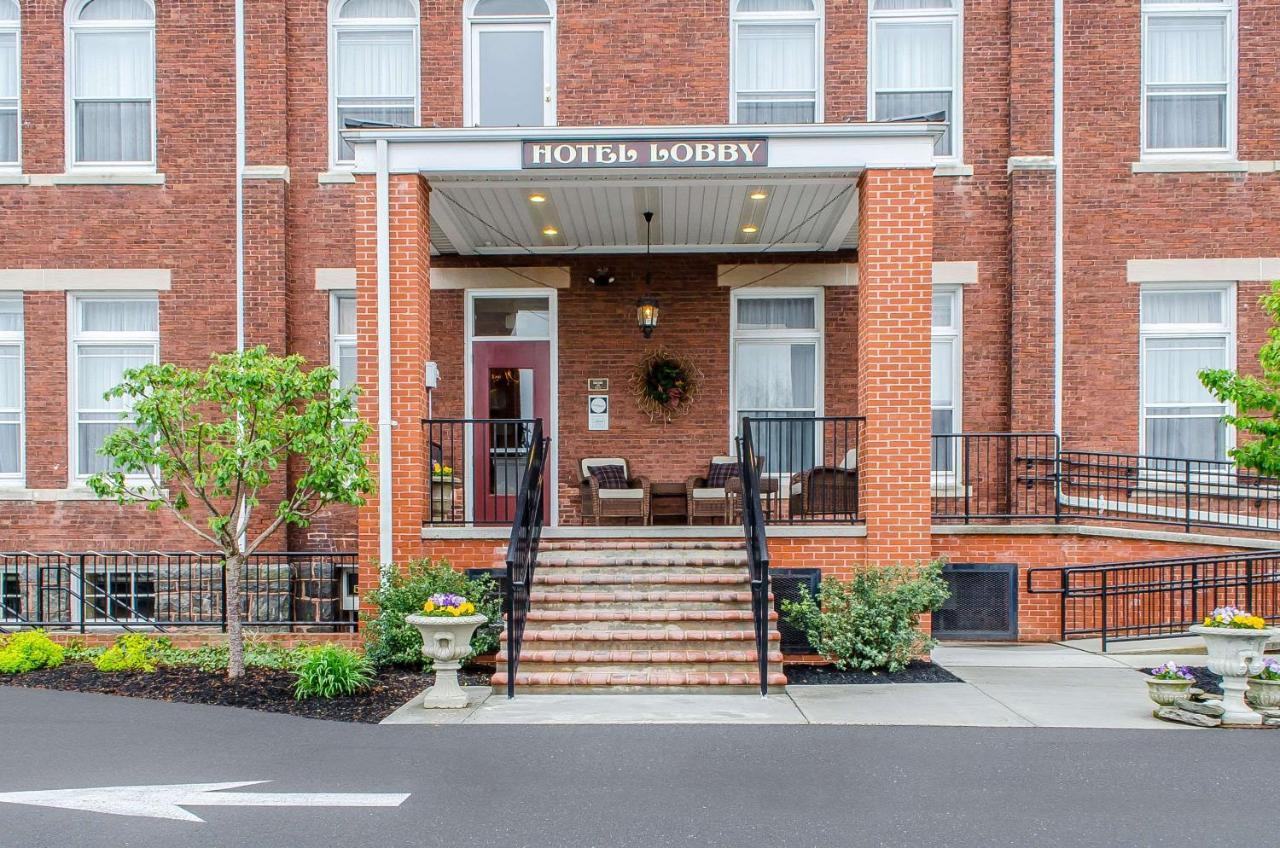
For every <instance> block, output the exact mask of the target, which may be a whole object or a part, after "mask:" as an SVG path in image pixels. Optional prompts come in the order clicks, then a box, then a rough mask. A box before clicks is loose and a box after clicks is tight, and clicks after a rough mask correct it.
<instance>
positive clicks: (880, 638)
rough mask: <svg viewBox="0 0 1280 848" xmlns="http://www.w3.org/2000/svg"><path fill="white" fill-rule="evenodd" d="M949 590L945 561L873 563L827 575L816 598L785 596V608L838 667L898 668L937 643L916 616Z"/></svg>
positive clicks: (936, 603)
mask: <svg viewBox="0 0 1280 848" xmlns="http://www.w3.org/2000/svg"><path fill="white" fill-rule="evenodd" d="M949 594H950V590H949V589H948V588H947V584H946V582H945V581H944V580H943V579H942V563H940V562H935V563H931V564H928V565H919V566H895V567H892V568H869V569H866V570H864V571H860V572H858V573H857V574H856V575H855V576H854V577H853V579H852V580H849V581H841V580H838V579H836V578H834V577H827V578H824V579H823V581H822V587H821V588H820V589H819V591H818V597H817V598H816V599H815V598H813V597H812V596H811V595H808V594H806V595H805V596H804V597H802V598H801V599H800V600H798V601H784V602H783V604H782V612H783V615H784V616H786V619H787V621H789V622H791V623H792V624H794V625H795V626H797V627H799V628H801V629H802V630H804V631H805V633H806V634H808V637H809V644H810V645H812V646H813V647H814V650H816V651H817V652H818V653H820V654H822V655H823V656H825V657H826V658H827V659H829V660H831V662H833V663H835V665H836V667H837V668H841V669H850V668H855V669H860V670H862V671H871V670H872V669H886V670H888V671H890V672H895V671H901V670H902V669H904V668H906V666H907V664H908V663H910V662H911V661H912V660H913V659H915V658H916V657H917V656H919V655H920V654H922V653H924V652H925V651H928V650H929V649H930V648H932V647H933V646H934V644H935V643H934V641H933V639H931V638H930V637H929V636H927V635H926V634H925V633H924V632H923V631H921V630H920V628H919V627H918V625H917V620H918V617H919V616H920V615H921V614H922V613H926V612H933V611H934V610H936V609H938V608H939V607H941V606H942V604H943V602H944V601H946V599H947V597H948V595H949Z"/></svg>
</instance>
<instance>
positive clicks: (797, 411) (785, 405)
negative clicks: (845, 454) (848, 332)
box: [731, 290, 822, 474]
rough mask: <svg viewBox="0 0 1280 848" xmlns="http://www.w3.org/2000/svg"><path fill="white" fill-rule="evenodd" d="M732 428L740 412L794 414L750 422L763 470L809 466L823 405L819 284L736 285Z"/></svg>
mask: <svg viewBox="0 0 1280 848" xmlns="http://www.w3.org/2000/svg"><path fill="white" fill-rule="evenodd" d="M731 306H732V314H731V334H732V338H731V343H732V348H733V362H732V369H733V415H734V419H733V428H734V435H737V434H738V433H740V432H741V421H742V419H743V418H746V417H752V418H794V419H798V420H797V422H796V424H788V423H786V422H779V423H772V424H766V425H762V426H761V427H757V428H753V431H752V435H753V436H754V437H755V447H756V452H757V453H759V454H760V455H762V456H763V457H764V460H765V471H766V472H769V473H774V474H781V473H794V472H797V471H802V470H804V469H805V468H808V467H811V466H812V465H813V461H814V451H815V447H816V446H815V440H816V437H817V435H818V434H817V428H816V427H815V426H814V425H813V424H812V423H811V422H812V419H814V418H816V417H817V416H818V415H820V414H821V410H822V294H821V291H817V292H808V291H805V290H789V291H787V290H779V291H777V292H772V293H763V292H759V291H752V292H751V293H750V294H746V293H743V294H739V293H736V292H735V293H734V296H733V299H732V301H731Z"/></svg>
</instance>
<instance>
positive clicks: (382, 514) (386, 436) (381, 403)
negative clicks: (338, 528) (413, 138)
mask: <svg viewBox="0 0 1280 848" xmlns="http://www.w3.org/2000/svg"><path fill="white" fill-rule="evenodd" d="M377 162H378V169H377V172H376V175H375V177H374V188H375V199H374V203H375V205H374V218H375V222H376V230H377V276H378V279H377V284H378V286H377V288H378V321H377V324H376V326H377V328H378V330H377V333H378V564H379V566H385V565H387V564H389V563H391V562H392V560H393V556H392V549H391V498H392V492H391V433H392V429H393V428H394V427H395V422H394V421H392V420H391V332H390V328H391V186H390V182H391V181H390V177H389V175H388V170H387V142H386V140H385V139H379V140H378V141H377Z"/></svg>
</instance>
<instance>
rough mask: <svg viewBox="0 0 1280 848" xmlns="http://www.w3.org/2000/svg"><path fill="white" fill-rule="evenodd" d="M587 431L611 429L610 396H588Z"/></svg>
mask: <svg viewBox="0 0 1280 848" xmlns="http://www.w3.org/2000/svg"><path fill="white" fill-rule="evenodd" d="M587 429H588V430H608V429H609V396H608V395H587Z"/></svg>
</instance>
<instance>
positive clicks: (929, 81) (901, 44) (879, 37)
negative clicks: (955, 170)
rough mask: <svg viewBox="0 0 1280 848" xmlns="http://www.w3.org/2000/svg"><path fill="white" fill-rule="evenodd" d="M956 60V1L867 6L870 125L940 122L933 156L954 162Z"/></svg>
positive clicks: (883, 1) (897, 0)
mask: <svg viewBox="0 0 1280 848" xmlns="http://www.w3.org/2000/svg"><path fill="white" fill-rule="evenodd" d="M962 54H963V40H962V38H961V27H960V0H872V5H871V70H870V74H871V85H870V92H871V103H870V104H869V108H870V113H871V120H873V121H936V122H943V123H945V124H946V125H947V130H946V132H945V133H943V135H942V137H941V138H939V139H938V142H937V145H936V146H935V148H934V152H935V153H936V154H937V155H938V156H940V157H946V158H956V159H958V158H959V157H960V136H961V120H960V118H961V108H960V100H961V92H962V86H961V84H960V81H961V80H962V79H964V76H963V74H962V72H961V68H962V67H963V62H962Z"/></svg>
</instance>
